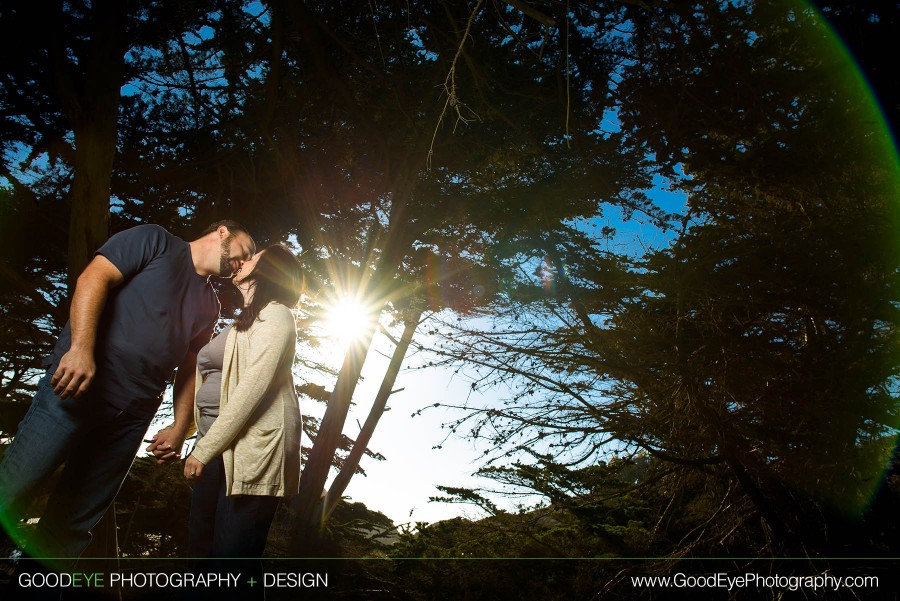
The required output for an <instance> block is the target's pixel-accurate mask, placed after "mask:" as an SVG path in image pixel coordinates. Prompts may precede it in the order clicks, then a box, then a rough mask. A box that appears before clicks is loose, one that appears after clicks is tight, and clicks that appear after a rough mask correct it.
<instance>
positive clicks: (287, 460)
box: [191, 302, 302, 497]
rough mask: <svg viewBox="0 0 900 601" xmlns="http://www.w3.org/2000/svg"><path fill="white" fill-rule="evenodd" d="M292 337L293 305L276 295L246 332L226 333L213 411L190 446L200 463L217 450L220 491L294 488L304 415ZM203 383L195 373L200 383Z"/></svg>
mask: <svg viewBox="0 0 900 601" xmlns="http://www.w3.org/2000/svg"><path fill="white" fill-rule="evenodd" d="M296 343H297V329H296V324H295V322H294V316H293V314H292V313H291V310H290V309H288V308H287V307H286V306H284V305H281V304H278V303H275V302H272V303H269V304H268V305H266V306H265V307H264V308H263V309H262V311H260V313H259V318H258V319H257V320H256V321H254V322H253V325H251V326H250V328H249V329H247V330H246V331H244V332H238V331H237V330H236V329H234V328H232V330H231V331H230V332H229V333H228V338H227V339H226V341H225V357H224V361H223V364H222V399H221V403H220V405H219V417H217V418H216V421H215V422H214V423H213V425H212V426H211V427H210V429H209V432H207V433H206V436H204V437H203V438H201V439H200V440H199V441H198V442H197V445H196V446H195V447H194V450H193V452H192V453H191V454H192V455H193V456H194V457H195V458H196V459H197V460H198V461H200V462H201V463H203V464H204V465H206V464H207V463H209V461H210V460H211V459H213V458H214V457H216V456H217V455H219V454H221V455H222V459H223V460H224V462H225V494H226V495H229V496H231V495H269V496H276V497H285V496H289V495H294V494H297V491H298V489H299V483H300V432H301V426H302V421H301V416H300V407H299V402H298V401H297V394H296V392H295V391H294V379H293V375H292V373H291V367H292V365H293V362H294V354H295V353H296ZM201 383H202V382H201V378H200V376H199V374H198V377H197V388H198V389H199V387H200V384H201ZM198 419H199V416H198V415H197V409H196V407H195V408H194V421H195V422H197V420H198Z"/></svg>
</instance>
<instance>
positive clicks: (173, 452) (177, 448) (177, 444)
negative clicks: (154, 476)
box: [144, 425, 185, 464]
mask: <svg viewBox="0 0 900 601" xmlns="http://www.w3.org/2000/svg"><path fill="white" fill-rule="evenodd" d="M184 437H185V432H184V431H183V430H181V429H178V428H175V426H174V425H171V426H166V427H165V428H163V429H162V430H160V431H159V432H157V433H156V434H154V435H153V438H151V439H150V440H149V442H150V444H149V445H148V446H147V454H148V455H153V456H154V457H156V463H160V464H161V463H169V462H170V461H175V460H176V459H181V447H182V446H183V445H184ZM144 442H148V441H144Z"/></svg>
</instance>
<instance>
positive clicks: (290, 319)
mask: <svg viewBox="0 0 900 601" xmlns="http://www.w3.org/2000/svg"><path fill="white" fill-rule="evenodd" d="M270 320H271V321H272V322H273V324H278V325H280V324H287V323H289V324H291V325H294V323H295V321H294V313H293V312H292V311H291V309H290V307H287V306H285V305H282V304H281V303H276V302H274V301H273V302H271V303H269V304H268V305H266V306H265V307H263V308H262V309H261V310H260V312H259V318H258V319H257V320H256V321H255V323H254V324H253V325H257V324H258V323H260V322H262V323H265V322H267V321H270Z"/></svg>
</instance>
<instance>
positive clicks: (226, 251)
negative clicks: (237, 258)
mask: <svg viewBox="0 0 900 601" xmlns="http://www.w3.org/2000/svg"><path fill="white" fill-rule="evenodd" d="M232 240H234V234H228V235H227V236H225V238H224V239H223V240H222V255H221V256H220V257H219V276H220V277H223V278H230V277H232V276H234V274H235V271H234V270H233V269H232V267H231V256H230V255H231V241H232Z"/></svg>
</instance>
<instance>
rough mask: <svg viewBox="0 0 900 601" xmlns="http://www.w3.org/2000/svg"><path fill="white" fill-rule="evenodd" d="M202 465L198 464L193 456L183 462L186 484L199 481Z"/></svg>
mask: <svg viewBox="0 0 900 601" xmlns="http://www.w3.org/2000/svg"><path fill="white" fill-rule="evenodd" d="M202 473H203V464H202V463H200V462H199V461H198V460H197V459H196V458H195V457H194V456H193V455H191V456H189V457H188V458H187V459H185V460H184V479H185V480H187V481H188V482H193V481H194V480H199V479H200V478H202V477H203V476H202V475H201V474H202Z"/></svg>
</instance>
